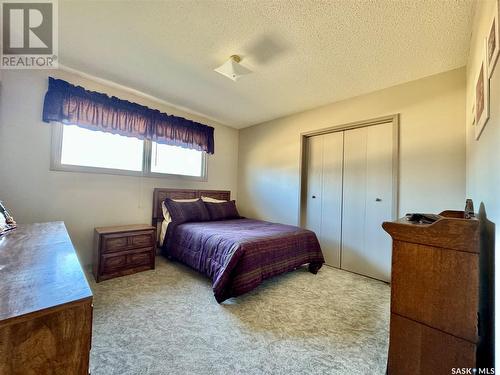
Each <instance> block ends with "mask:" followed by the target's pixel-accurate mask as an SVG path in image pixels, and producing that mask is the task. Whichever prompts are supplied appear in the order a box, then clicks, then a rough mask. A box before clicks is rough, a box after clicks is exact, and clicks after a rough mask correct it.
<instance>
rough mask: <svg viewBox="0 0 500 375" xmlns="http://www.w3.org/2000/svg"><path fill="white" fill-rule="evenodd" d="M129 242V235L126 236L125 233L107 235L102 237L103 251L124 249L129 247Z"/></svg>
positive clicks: (110, 251)
mask: <svg viewBox="0 0 500 375" xmlns="http://www.w3.org/2000/svg"><path fill="white" fill-rule="evenodd" d="M127 244H128V241H127V237H124V236H123V235H116V234H111V235H106V236H103V238H102V251H103V252H104V253H112V252H115V251H123V250H126V249H127Z"/></svg>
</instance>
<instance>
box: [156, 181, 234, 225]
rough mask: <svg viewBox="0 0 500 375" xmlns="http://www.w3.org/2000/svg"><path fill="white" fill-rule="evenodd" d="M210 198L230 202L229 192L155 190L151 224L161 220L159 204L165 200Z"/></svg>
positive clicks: (161, 213) (161, 214)
mask: <svg viewBox="0 0 500 375" xmlns="http://www.w3.org/2000/svg"><path fill="white" fill-rule="evenodd" d="M202 196H204V197H210V198H215V199H222V200H226V201H228V200H230V199H231V192H230V191H229V190H189V189H163V188H155V189H154V192H153V216H152V220H151V224H152V225H153V226H156V225H157V224H158V222H161V221H162V220H163V212H162V209H161V204H162V202H163V201H164V200H165V198H171V199H192V198H201V197H202Z"/></svg>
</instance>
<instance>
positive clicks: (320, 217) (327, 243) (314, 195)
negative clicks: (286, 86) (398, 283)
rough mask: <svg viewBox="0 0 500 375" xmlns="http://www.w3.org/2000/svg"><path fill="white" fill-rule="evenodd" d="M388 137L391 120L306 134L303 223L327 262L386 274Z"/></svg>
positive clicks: (390, 180) (390, 193) (389, 196)
mask: <svg viewBox="0 0 500 375" xmlns="http://www.w3.org/2000/svg"><path fill="white" fill-rule="evenodd" d="M393 142H394V139H393V124H392V123H387V124H381V125H373V126H367V127H363V128H357V129H350V130H345V131H339V132H333V133H328V134H322V135H317V136H312V137H309V138H308V139H307V145H306V149H307V151H306V155H305V156H306V158H307V176H306V178H307V184H306V186H305V189H306V190H307V191H306V192H305V199H304V200H303V202H304V203H305V207H304V208H305V215H304V224H305V226H306V228H308V229H310V230H312V231H314V232H315V233H316V235H317V236H318V239H319V241H320V244H321V249H322V251H323V255H324V257H325V262H326V264H327V265H330V266H334V267H340V268H342V269H345V270H348V271H352V272H356V273H359V274H363V275H366V276H370V277H373V278H376V279H379V280H384V281H389V280H390V273H391V239H390V237H389V235H387V234H386V233H385V232H384V231H383V229H382V227H381V225H382V222H384V221H387V220H392V213H393V196H394V194H393V173H394V171H393V148H394V144H393Z"/></svg>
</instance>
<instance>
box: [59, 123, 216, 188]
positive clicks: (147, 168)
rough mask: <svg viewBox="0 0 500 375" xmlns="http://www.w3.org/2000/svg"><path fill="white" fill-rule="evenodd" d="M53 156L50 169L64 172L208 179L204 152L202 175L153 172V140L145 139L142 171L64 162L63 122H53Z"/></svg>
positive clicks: (206, 160) (193, 179)
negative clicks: (62, 161) (62, 160)
mask: <svg viewBox="0 0 500 375" xmlns="http://www.w3.org/2000/svg"><path fill="white" fill-rule="evenodd" d="M51 126H52V135H51V138H52V139H51V147H50V148H51V156H50V170H51V171H60V172H61V171H62V172H78V173H96V174H110V175H119V176H135V177H151V178H168V179H177V180H190V181H201V182H206V181H207V180H208V158H207V153H206V152H202V158H201V176H186V175H181V174H170V173H158V172H151V160H152V141H151V140H149V139H145V140H144V141H143V142H144V147H143V155H142V171H129V170H126V169H115V168H101V167H87V166H82V165H70V164H62V163H61V156H62V142H63V132H64V124H63V123H51Z"/></svg>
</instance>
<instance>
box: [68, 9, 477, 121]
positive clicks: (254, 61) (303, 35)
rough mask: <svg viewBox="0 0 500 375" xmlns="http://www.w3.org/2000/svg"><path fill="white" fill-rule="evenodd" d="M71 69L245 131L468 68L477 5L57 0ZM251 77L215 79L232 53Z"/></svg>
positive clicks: (220, 77) (218, 77) (219, 76)
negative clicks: (232, 79) (299, 113)
mask: <svg viewBox="0 0 500 375" xmlns="http://www.w3.org/2000/svg"><path fill="white" fill-rule="evenodd" d="M59 4H60V5H59V14H60V22H59V38H60V45H59V55H60V62H61V63H62V64H64V65H66V66H69V67H71V68H74V69H78V70H81V71H83V72H85V73H89V74H93V75H96V76H98V77H100V78H105V79H108V80H111V81H114V82H116V83H119V84H122V85H126V86H130V87H131V88H134V89H137V90H140V91H143V92H145V93H147V94H150V95H153V96H156V97H158V98H159V99H162V100H165V101H168V102H170V103H172V104H174V105H177V106H181V107H187V108H190V109H192V110H193V111H196V112H198V113H201V114H204V115H206V116H207V117H209V118H212V119H215V120H217V121H219V122H221V123H223V124H226V125H229V126H233V127H236V128H242V127H245V126H249V125H252V124H256V123H260V122H263V121H266V120H270V119H273V118H277V117H281V116H285V115H288V114H291V113H295V112H299V111H302V110H305V109H309V108H314V107H317V106H320V105H324V104H327V103H331V102H334V101H338V100H341V99H345V98H349V97H353V96H357V95H360V94H363V93H367V92H371V91H374V90H378V89H382V88H385V87H389V86H393V85H396V84H399V83H403V82H407V81H411V80H415V79H418V78H422V77H425V76H429V75H432V74H436V73H440V72H443V71H446V70H450V69H453V68H457V67H460V66H463V65H465V63H466V58H467V49H468V42H469V37H470V29H471V19H472V8H473V3H472V1H469V0H456V1H447V0H433V1H429V0H422V1H417V0H412V1H401V0H400V1H392V0H379V1H360V0H342V1H318V0H296V1H291V0H290V1H271V0H249V1H237V0H211V1H209V0H198V1H189V0H182V1H174V0H169V1H88V0H85V1H83V0H82V1H70V0H62V1H61V0H60V2H59ZM232 54H240V55H241V56H242V64H243V65H245V66H246V67H248V68H250V69H251V70H253V71H254V73H252V74H251V75H248V76H244V77H243V78H242V79H241V80H239V81H238V82H233V81H231V80H229V79H227V78H225V77H223V76H221V75H219V74H217V73H215V72H214V71H213V69H214V68H215V67H217V66H219V65H220V64H222V63H223V62H224V61H225V60H226V59H227V58H228V57H229V56H230V55H232Z"/></svg>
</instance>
